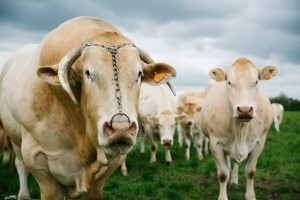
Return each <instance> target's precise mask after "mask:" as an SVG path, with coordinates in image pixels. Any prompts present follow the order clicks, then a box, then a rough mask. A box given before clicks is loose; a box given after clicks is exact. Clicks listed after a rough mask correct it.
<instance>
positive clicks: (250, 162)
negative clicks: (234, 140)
mask: <svg viewBox="0 0 300 200" xmlns="http://www.w3.org/2000/svg"><path fill="white" fill-rule="evenodd" d="M266 136H267V134H264V135H263V136H261V137H260V141H259V142H257V143H256V145H255V147H254V149H253V151H252V152H251V153H250V154H249V156H248V158H247V161H246V165H245V176H246V179H247V186H246V194H245V199H246V200H255V199H256V197H255V192H254V180H253V179H254V174H255V170H256V163H257V160H258V157H259V156H260V154H261V152H262V150H263V148H264V145H265V139H266Z"/></svg>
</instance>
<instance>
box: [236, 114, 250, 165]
mask: <svg viewBox="0 0 300 200" xmlns="http://www.w3.org/2000/svg"><path fill="white" fill-rule="evenodd" d="M234 123H235V126H234V127H235V130H234V133H235V137H234V138H235V141H234V148H235V153H234V158H235V160H236V161H237V162H241V161H243V160H244V159H246V158H247V155H248V146H247V143H246V142H247V136H248V133H249V127H250V126H249V123H247V122H239V121H237V120H235V121H234Z"/></svg>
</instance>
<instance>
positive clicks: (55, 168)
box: [22, 134, 107, 193]
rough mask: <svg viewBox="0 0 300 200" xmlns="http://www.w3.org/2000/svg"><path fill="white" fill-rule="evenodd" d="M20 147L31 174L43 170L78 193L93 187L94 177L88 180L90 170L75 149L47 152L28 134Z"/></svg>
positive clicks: (104, 168)
mask: <svg viewBox="0 0 300 200" xmlns="http://www.w3.org/2000/svg"><path fill="white" fill-rule="evenodd" d="M22 145H23V146H24V147H22V154H24V155H25V156H24V161H25V163H26V165H27V166H29V168H30V170H31V171H32V172H33V173H34V171H36V172H38V171H40V170H43V171H45V172H46V173H47V174H48V175H49V177H54V179H55V180H56V181H58V182H59V183H61V184H62V185H64V186H66V187H75V188H76V191H77V192H79V193H81V192H84V191H86V190H87V189H88V188H90V187H91V186H92V185H93V182H94V179H95V177H94V176H93V177H89V178H88V175H89V174H92V173H91V172H90V171H89V170H90V168H89V167H88V166H84V165H83V164H82V162H81V160H80V158H79V155H78V152H77V150H76V149H75V148H59V147H57V148H56V149H55V150H54V149H51V150H48V149H46V148H45V147H42V146H40V145H39V143H37V142H36V140H35V139H34V138H33V137H32V136H31V135H30V134H27V135H26V136H25V137H24V138H23V144H22ZM106 169H107V167H101V169H99V170H100V171H101V172H102V173H103V172H104V171H105V170H106ZM100 171H99V172H100ZM99 172H98V173H99ZM97 175H98V176H99V174H97Z"/></svg>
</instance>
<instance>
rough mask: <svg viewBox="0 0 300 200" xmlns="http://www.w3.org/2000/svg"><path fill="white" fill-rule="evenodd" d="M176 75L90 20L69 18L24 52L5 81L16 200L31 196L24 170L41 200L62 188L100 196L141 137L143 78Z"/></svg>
mask: <svg viewBox="0 0 300 200" xmlns="http://www.w3.org/2000/svg"><path fill="white" fill-rule="evenodd" d="M146 63H150V64H146ZM175 75H176V71H175V70H174V69H173V68H172V67H170V66H168V65H166V64H163V63H153V62H152V60H151V59H150V58H149V56H148V55H147V54H146V53H145V52H143V51H141V50H140V49H138V48H137V47H136V46H135V45H134V44H133V42H132V41H130V40H129V39H128V38H126V37H124V36H123V35H122V34H121V33H120V32H119V31H118V30H117V29H116V28H115V27H113V26H112V25H111V24H109V23H108V22H105V21H103V20H100V19H97V18H92V17H78V18H75V19H72V20H70V21H67V22H65V23H64V24H62V25H60V26H59V27H58V28H57V29H55V30H53V31H52V32H50V33H49V34H48V35H47V36H46V37H45V38H44V39H43V41H42V42H41V44H40V45H30V46H26V47H24V48H22V49H21V50H19V51H18V52H17V53H16V54H15V55H14V56H12V57H11V58H10V59H9V60H8V61H7V62H6V64H5V66H4V68H3V70H2V74H1V79H0V80H1V88H0V89H1V90H0V95H1V99H0V111H1V120H2V123H3V125H4V128H5V130H7V132H8V135H9V136H10V138H11V140H12V143H13V148H14V151H15V153H16V161H15V162H16V167H17V170H18V173H19V178H20V191H19V199H21V198H25V199H26V198H29V192H28V189H27V174H28V171H27V170H29V171H30V172H31V173H32V174H33V175H34V177H35V179H36V180H37V182H38V184H39V187H40V190H41V198H42V199H43V200H46V199H49V200H52V199H64V194H65V191H64V190H66V193H67V195H68V196H69V197H71V198H76V197H79V196H84V198H85V199H102V190H103V185H104V182H105V180H106V179H107V177H108V176H109V175H110V174H111V173H112V172H113V171H114V170H115V169H116V168H117V167H118V166H119V164H120V161H121V159H122V156H121V155H125V154H126V153H128V152H129V151H130V150H131V149H132V147H133V145H134V144H135V142H136V134H137V127H138V122H137V111H138V97H139V91H140V85H141V82H146V83H149V84H152V85H158V84H161V83H165V82H167V81H169V80H170V79H171V78H173V77H174V76H175Z"/></svg>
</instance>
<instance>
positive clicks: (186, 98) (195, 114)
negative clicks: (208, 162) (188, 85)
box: [177, 89, 208, 160]
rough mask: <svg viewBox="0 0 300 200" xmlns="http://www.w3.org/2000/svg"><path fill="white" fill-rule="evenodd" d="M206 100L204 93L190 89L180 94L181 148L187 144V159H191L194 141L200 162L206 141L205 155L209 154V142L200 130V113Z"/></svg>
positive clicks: (179, 132) (179, 137) (179, 127)
mask: <svg viewBox="0 0 300 200" xmlns="http://www.w3.org/2000/svg"><path fill="white" fill-rule="evenodd" d="M204 98H205V93H204V91H200V90H196V89H189V90H186V91H183V92H181V93H180V94H178V100H177V106H178V107H177V112H178V114H179V117H178V119H177V122H178V141H179V146H180V147H181V146H182V144H183V143H184V144H185V148H186V151H185V158H186V160H189V159H190V147H191V140H192V139H193V140H194V145H195V147H196V149H197V157H198V159H199V160H201V159H202V158H203V155H202V146H203V140H204V139H205V153H206V154H207V153H208V152H207V143H208V140H207V139H206V138H204V135H203V133H202V131H201V128H200V112H201V109H202V104H203V100H204Z"/></svg>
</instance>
